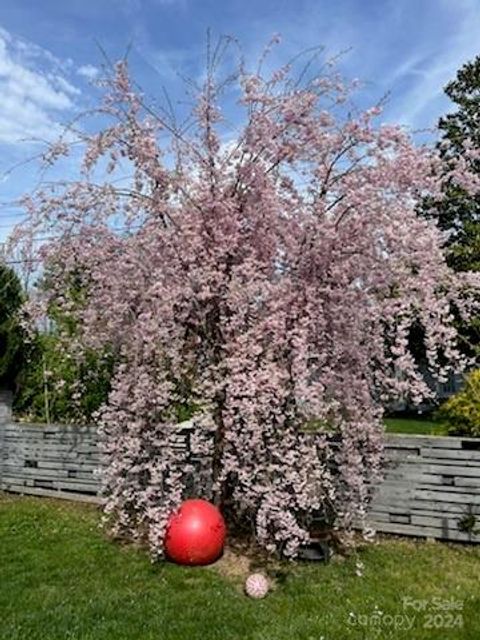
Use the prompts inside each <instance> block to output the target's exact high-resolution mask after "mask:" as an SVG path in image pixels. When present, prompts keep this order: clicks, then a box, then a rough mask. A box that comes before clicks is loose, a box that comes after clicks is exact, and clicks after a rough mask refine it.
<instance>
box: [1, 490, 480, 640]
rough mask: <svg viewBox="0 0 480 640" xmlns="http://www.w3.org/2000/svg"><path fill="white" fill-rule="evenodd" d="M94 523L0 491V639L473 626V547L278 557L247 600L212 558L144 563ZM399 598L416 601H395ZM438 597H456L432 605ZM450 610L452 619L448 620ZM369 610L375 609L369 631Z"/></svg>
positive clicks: (476, 555)
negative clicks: (283, 560)
mask: <svg viewBox="0 0 480 640" xmlns="http://www.w3.org/2000/svg"><path fill="white" fill-rule="evenodd" d="M98 525H99V514H98V512H97V510H96V509H95V508H94V507H92V506H86V505H79V504H71V503H61V502H56V501H53V500H46V499H38V498H26V497H24V498H22V497H12V496H7V495H6V494H4V495H1V497H0V576H1V581H0V618H1V627H0V637H1V639H2V640H80V639H81V640H127V639H128V640H136V639H138V640H153V639H155V640H197V639H201V640H214V639H217V638H218V639H221V640H236V639H242V640H287V639H288V640H292V639H295V640H320V639H321V638H323V639H324V640H327V639H339V638H342V640H343V639H345V640H349V639H369V638H380V639H381V640H388V639H389V638H391V639H392V640H393V639H395V640H402V639H405V640H406V639H408V640H411V639H413V638H415V640H424V639H430V638H433V639H436V638H438V639H439V640H440V639H441V640H448V639H450V638H452V639H453V638H455V639H471V640H474V639H475V640H476V639H477V638H478V637H479V636H478V634H479V630H480V582H479V580H478V576H479V573H480V550H479V548H478V547H469V546H460V545H457V546H454V545H447V544H440V543H432V542H414V541H411V540H402V539H389V540H387V539H383V540H380V541H379V542H378V543H377V544H374V545H370V546H368V547H366V548H365V549H363V550H361V551H360V552H359V556H358V558H357V560H358V559H359V560H360V561H361V562H362V563H363V565H364V569H363V576H362V577H359V576H357V575H356V571H355V570H356V561H357V560H356V559H355V557H350V558H348V559H346V560H342V559H341V558H337V561H335V562H333V561H332V562H331V563H330V564H329V565H319V564H315V563H312V564H293V563H292V564H285V565H281V567H280V569H279V574H278V576H279V578H280V580H279V581H278V582H277V584H276V586H275V589H274V590H273V591H272V592H271V594H270V595H269V596H268V597H267V598H266V599H265V600H262V601H252V600H249V599H248V598H247V597H246V596H244V595H243V593H242V590H241V584H242V580H243V578H240V577H238V576H236V577H235V574H234V573H233V574H232V575H231V577H230V578H227V577H226V575H225V573H224V572H223V573H222V571H221V569H222V561H221V562H219V563H217V564H216V565H213V566H212V567H200V568H183V567H178V566H175V565H173V564H169V563H161V564H152V563H150V561H149V560H148V558H147V556H146V554H145V553H144V552H143V551H142V550H140V549H137V548H134V547H132V546H120V545H119V544H117V543H114V542H112V541H109V540H108V539H107V538H106V537H105V535H104V534H103V533H102V531H101V530H100V528H99V526H98ZM232 576H233V577H232ZM403 598H411V599H414V600H415V601H417V605H416V606H417V608H419V607H422V606H423V605H422V603H421V602H420V601H422V602H423V601H424V602H425V603H426V607H427V608H426V610H421V611H415V610H414V609H413V608H408V609H404V608H403V605H402V599H403ZM435 599H436V600H435ZM448 603H450V604H452V603H453V604H455V603H458V604H459V606H460V605H461V606H462V607H463V609H462V610H461V611H456V612H454V613H453V614H452V613H449V612H448V611H445V610H441V609H438V610H437V609H435V608H434V607H435V606H436V605H438V606H440V605H444V606H447V604H448ZM378 611H382V612H383V614H382V615H380V614H378V613H377V614H376V612H378ZM433 613H436V617H435V616H433V615H432V614H433ZM406 615H408V619H407V618H406V617H405V616H406ZM458 615H460V616H461V618H462V620H463V626H462V627H459V626H454V627H453V628H449V626H448V625H449V624H450V625H453V624H455V623H457V625H458V623H459V622H460V618H458ZM355 616H356V617H355ZM362 616H363V617H362ZM372 616H373V618H372ZM375 616H376V617H375ZM386 616H397V617H396V618H393V617H391V618H388V617H386ZM375 619H377V620H383V623H382V624H381V632H380V633H377V632H376V629H377V627H378V625H375ZM407 620H408V621H412V625H413V626H412V627H411V628H406V626H407V625H409V624H410V622H408V621H407ZM395 623H396V625H397V628H395ZM399 625H403V628H398V627H399Z"/></svg>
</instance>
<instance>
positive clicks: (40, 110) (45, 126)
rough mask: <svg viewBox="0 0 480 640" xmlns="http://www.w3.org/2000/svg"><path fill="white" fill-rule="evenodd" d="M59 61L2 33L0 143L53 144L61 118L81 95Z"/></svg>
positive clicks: (30, 45)
mask: <svg viewBox="0 0 480 640" xmlns="http://www.w3.org/2000/svg"><path fill="white" fill-rule="evenodd" d="M69 66H71V61H69V60H67V61H64V63H63V65H62V62H61V61H60V60H58V59H57V58H56V57H55V56H53V55H52V54H51V53H50V52H48V51H46V50H44V49H42V48H41V47H38V46H37V45H35V44H33V43H29V42H28V41H25V40H22V39H19V38H16V37H15V36H13V35H12V34H10V33H8V32H7V31H5V30H4V29H0V95H1V100H0V142H3V143H7V144H14V143H16V142H18V141H19V140H20V139H25V138H30V139H32V138H39V139H44V140H45V139H48V140H51V139H52V137H54V136H55V135H57V134H58V132H59V125H58V118H59V117H60V116H61V115H62V114H63V113H65V112H68V111H70V110H72V109H73V107H74V103H73V97H74V96H78V95H79V93H80V91H79V90H78V89H77V88H76V87H74V86H73V85H72V84H71V83H70V82H69V81H68V80H67V79H66V78H65V77H64V74H63V73H62V71H61V67H63V68H68V67H69Z"/></svg>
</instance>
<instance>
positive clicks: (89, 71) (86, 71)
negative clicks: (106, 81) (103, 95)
mask: <svg viewBox="0 0 480 640" xmlns="http://www.w3.org/2000/svg"><path fill="white" fill-rule="evenodd" d="M77 73H78V75H79V76H83V77H84V78H87V79H88V80H94V79H95V78H96V77H97V76H98V74H99V73H100V69H98V68H97V67H94V66H93V64H84V65H82V66H81V67H79V68H78V69H77Z"/></svg>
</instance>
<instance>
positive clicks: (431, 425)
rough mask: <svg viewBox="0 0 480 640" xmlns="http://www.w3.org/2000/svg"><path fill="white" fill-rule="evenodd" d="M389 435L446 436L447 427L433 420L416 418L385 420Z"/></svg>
mask: <svg viewBox="0 0 480 640" xmlns="http://www.w3.org/2000/svg"><path fill="white" fill-rule="evenodd" d="M384 422H385V425H386V428H387V433H410V434H422V435H435V436H442V435H443V436H446V435H447V427H446V426H445V425H444V424H441V423H439V422H435V421H433V420H426V419H422V418H419V419H415V418H385V419H384Z"/></svg>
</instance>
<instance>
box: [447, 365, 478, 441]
mask: <svg viewBox="0 0 480 640" xmlns="http://www.w3.org/2000/svg"><path fill="white" fill-rule="evenodd" d="M438 417H439V418H440V420H442V421H444V422H446V423H448V432H449V434H450V435H458V436H472V437H475V438H478V437H480V369H476V370H475V371H472V372H471V373H470V374H469V375H468V376H467V377H466V379H465V385H464V387H463V389H462V390H461V391H459V392H458V393H456V394H455V395H454V396H452V397H451V398H449V399H448V400H447V401H446V402H445V403H444V404H443V405H442V406H441V407H440V409H439V410H438Z"/></svg>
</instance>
